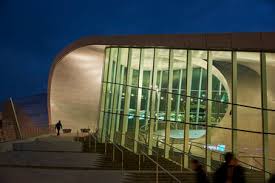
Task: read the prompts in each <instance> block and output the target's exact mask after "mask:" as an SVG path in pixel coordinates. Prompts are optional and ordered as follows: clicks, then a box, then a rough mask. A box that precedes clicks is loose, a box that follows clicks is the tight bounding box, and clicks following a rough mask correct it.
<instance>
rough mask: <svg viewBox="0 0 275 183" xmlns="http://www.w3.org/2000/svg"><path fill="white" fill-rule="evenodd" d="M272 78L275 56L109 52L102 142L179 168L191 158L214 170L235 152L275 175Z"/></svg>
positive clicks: (122, 49)
mask: <svg viewBox="0 0 275 183" xmlns="http://www.w3.org/2000/svg"><path fill="white" fill-rule="evenodd" d="M274 73H275V53H259V52H236V51H209V50H186V49H168V48H137V47H129V48H126V47H109V48H106V49H105V64H104V74H103V82H102V95H101V113H100V121H99V134H100V137H101V139H102V141H104V139H105V138H109V139H110V140H111V141H114V142H116V143H118V144H120V145H122V146H124V147H126V148H128V149H130V150H132V151H134V152H137V151H138V148H139V145H140V144H143V145H146V146H147V150H148V154H152V151H153V150H154V149H155V148H158V149H159V150H160V153H162V155H163V156H164V157H166V158H169V159H171V160H173V161H178V162H179V163H180V164H182V165H183V166H189V165H188V164H189V163H188V161H189V160H188V159H189V157H190V156H193V157H197V158H199V159H201V160H202V161H204V162H205V163H206V164H207V166H208V167H212V169H213V166H214V164H215V162H217V161H221V155H222V154H223V153H225V152H228V151H232V152H234V153H235V154H236V156H237V157H238V159H239V160H240V162H241V163H242V165H243V166H246V167H248V166H249V167H250V168H254V169H258V170H266V171H269V170H275V159H274V158H275V157H273V156H274V154H275V148H274V147H275V144H274V141H275V136H274V135H275V124H274V123H273V119H275V85H274V82H273V78H274V77H275V76H274ZM183 152H184V153H183ZM187 155H188V156H187ZM209 169H211V168H209Z"/></svg>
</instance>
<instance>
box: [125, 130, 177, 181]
mask: <svg viewBox="0 0 275 183" xmlns="http://www.w3.org/2000/svg"><path fill="white" fill-rule="evenodd" d="M120 134H123V133H120ZM124 135H125V137H127V138H128V139H131V140H134V141H135V142H137V143H139V144H142V145H143V147H144V146H145V145H146V144H144V143H142V142H140V141H138V140H136V139H134V138H131V137H129V136H128V135H126V134H124ZM147 148H148V149H149V150H151V151H153V152H156V151H154V150H153V149H150V148H149V147H147ZM139 151H140V152H141V153H142V154H143V155H144V156H146V157H147V158H148V159H149V160H150V161H152V162H153V163H154V164H155V165H156V182H158V173H159V172H158V167H160V168H161V169H162V170H163V171H164V172H165V173H167V174H168V175H169V176H170V177H171V178H173V179H174V180H176V181H177V182H179V183H181V181H180V180H179V179H178V178H177V177H175V176H174V175H173V174H171V173H170V172H169V171H168V170H166V169H165V168H164V167H162V166H161V165H160V164H159V163H158V162H156V161H155V160H153V159H152V158H151V157H150V156H148V155H147V154H146V153H145V152H144V151H142V150H139ZM156 153H157V159H158V156H159V153H158V152H156Z"/></svg>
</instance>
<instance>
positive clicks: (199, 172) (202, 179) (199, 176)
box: [191, 159, 209, 183]
mask: <svg viewBox="0 0 275 183" xmlns="http://www.w3.org/2000/svg"><path fill="white" fill-rule="evenodd" d="M191 168H192V170H193V171H194V172H195V173H196V183H209V180H208V177H207V175H206V172H205V171H204V169H203V167H202V165H201V164H200V163H199V161H198V160H196V159H193V160H192V161H191Z"/></svg>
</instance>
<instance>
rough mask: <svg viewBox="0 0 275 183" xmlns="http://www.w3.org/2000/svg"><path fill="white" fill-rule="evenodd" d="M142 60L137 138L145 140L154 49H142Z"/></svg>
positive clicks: (148, 116)
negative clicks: (138, 131)
mask: <svg viewBox="0 0 275 183" xmlns="http://www.w3.org/2000/svg"><path fill="white" fill-rule="evenodd" d="M143 51H144V61H143V81H142V96H141V108H140V116H141V117H140V121H139V127H140V133H139V134H140V135H139V140H141V141H145V139H147V135H148V129H149V126H148V121H149V118H150V100H151V99H150V97H151V90H150V89H151V87H152V74H153V73H152V71H153V58H154V49H143Z"/></svg>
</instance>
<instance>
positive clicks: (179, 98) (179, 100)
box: [176, 69, 183, 121]
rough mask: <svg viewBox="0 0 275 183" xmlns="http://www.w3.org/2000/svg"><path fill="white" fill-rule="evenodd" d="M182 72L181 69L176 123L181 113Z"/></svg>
mask: <svg viewBox="0 0 275 183" xmlns="http://www.w3.org/2000/svg"><path fill="white" fill-rule="evenodd" d="M182 72H183V70H182V69H180V76H179V87H178V91H177V104H176V121H177V120H178V117H179V111H180V102H181V97H182V96H181V86H182Z"/></svg>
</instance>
